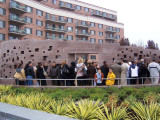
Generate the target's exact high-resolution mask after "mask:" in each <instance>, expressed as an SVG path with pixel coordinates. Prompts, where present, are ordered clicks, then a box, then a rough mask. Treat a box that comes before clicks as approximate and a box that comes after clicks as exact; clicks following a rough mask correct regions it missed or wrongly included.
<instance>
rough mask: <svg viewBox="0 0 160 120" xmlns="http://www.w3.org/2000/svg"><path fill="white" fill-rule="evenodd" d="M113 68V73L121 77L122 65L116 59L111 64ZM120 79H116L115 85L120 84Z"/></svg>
mask: <svg viewBox="0 0 160 120" xmlns="http://www.w3.org/2000/svg"><path fill="white" fill-rule="evenodd" d="M111 69H112V71H113V73H114V74H115V75H116V78H121V66H120V65H118V62H117V61H116V60H115V61H114V63H113V64H112V65H111ZM118 80H119V79H117V80H116V81H115V85H118Z"/></svg>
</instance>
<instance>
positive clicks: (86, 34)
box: [76, 32, 90, 37]
mask: <svg viewBox="0 0 160 120" xmlns="http://www.w3.org/2000/svg"><path fill="white" fill-rule="evenodd" d="M76 36H85V37H89V36H90V35H89V34H88V33H86V32H76Z"/></svg>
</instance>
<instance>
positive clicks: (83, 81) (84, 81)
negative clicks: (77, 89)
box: [77, 76, 87, 86]
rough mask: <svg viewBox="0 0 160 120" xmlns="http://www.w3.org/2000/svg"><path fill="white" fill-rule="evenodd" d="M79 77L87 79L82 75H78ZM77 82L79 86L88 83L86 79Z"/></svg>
mask: <svg viewBox="0 0 160 120" xmlns="http://www.w3.org/2000/svg"><path fill="white" fill-rule="evenodd" d="M77 79H85V77H84V76H81V77H77ZM77 83H78V86H83V85H86V84H87V81H86V80H77Z"/></svg>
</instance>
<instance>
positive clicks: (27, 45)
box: [0, 39, 160, 78]
mask: <svg viewBox="0 0 160 120" xmlns="http://www.w3.org/2000/svg"><path fill="white" fill-rule="evenodd" d="M0 48H1V49H0V61H1V62H0V66H1V67H0V77H2V78H12V77H13V75H14V73H15V69H16V67H17V65H18V64H19V63H20V62H22V61H23V63H24V64H26V63H27V62H28V61H32V62H33V64H34V65H37V63H38V62H47V63H48V64H49V65H51V63H52V62H53V61H55V62H56V63H57V64H61V63H62V61H64V60H66V61H67V63H68V64H70V62H71V61H74V60H75V59H76V56H77V55H83V54H84V55H88V56H90V55H96V59H95V60H93V61H96V62H98V64H99V65H102V63H103V61H104V60H106V61H107V62H108V64H111V63H112V62H113V60H114V59H116V60H119V61H120V60H121V59H128V60H129V61H133V59H134V58H139V59H141V58H143V59H145V61H146V64H148V63H149V62H150V61H151V58H152V57H155V58H156V59H157V62H159V63H160V51H158V50H146V49H143V48H142V47H132V46H128V47H122V46H120V45H119V44H118V43H106V44H99V43H90V42H80V41H77V42H73V41H61V40H48V39H47V40H9V41H4V42H2V43H1V45H0Z"/></svg>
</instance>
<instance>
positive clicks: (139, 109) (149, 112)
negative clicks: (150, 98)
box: [131, 102, 160, 120]
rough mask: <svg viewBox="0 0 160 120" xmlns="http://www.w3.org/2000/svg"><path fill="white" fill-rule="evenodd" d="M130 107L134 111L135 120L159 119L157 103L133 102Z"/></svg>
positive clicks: (159, 107)
mask: <svg viewBox="0 0 160 120" xmlns="http://www.w3.org/2000/svg"><path fill="white" fill-rule="evenodd" d="M131 108H132V110H133V111H134V112H135V119H136V120H159V119H160V114H159V113H160V111H159V110H160V105H159V104H158V103H154V102H151V103H149V104H142V103H141V102H135V103H133V105H132V107H131Z"/></svg>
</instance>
